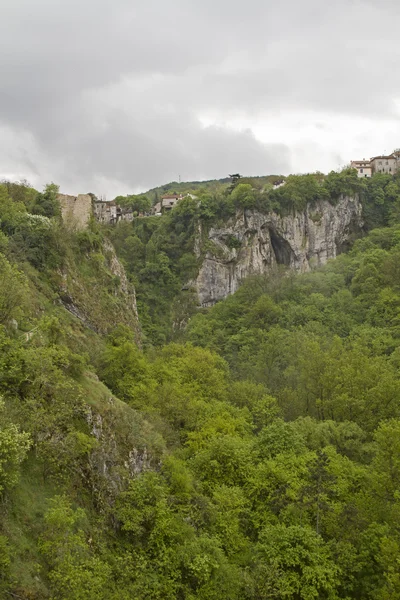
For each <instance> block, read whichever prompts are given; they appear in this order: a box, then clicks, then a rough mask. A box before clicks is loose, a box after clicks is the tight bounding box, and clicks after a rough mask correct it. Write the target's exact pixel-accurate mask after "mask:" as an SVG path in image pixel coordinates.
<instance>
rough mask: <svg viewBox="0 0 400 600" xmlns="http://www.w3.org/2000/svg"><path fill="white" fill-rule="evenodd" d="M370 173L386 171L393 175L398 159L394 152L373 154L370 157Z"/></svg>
mask: <svg viewBox="0 0 400 600" xmlns="http://www.w3.org/2000/svg"><path fill="white" fill-rule="evenodd" d="M371 168H372V173H388V174H389V175H393V174H394V173H396V171H397V169H398V159H397V157H396V156H395V155H394V154H389V156H374V157H373V158H371Z"/></svg>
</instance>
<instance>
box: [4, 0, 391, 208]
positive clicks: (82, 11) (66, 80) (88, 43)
mask: <svg viewBox="0 0 400 600" xmlns="http://www.w3.org/2000/svg"><path fill="white" fill-rule="evenodd" d="M0 7H1V17H0V73H1V83H0V176H2V177H8V178H13V179H20V178H26V179H28V180H29V181H30V182H31V183H32V184H33V185H35V186H36V187H39V188H41V186H42V185H44V184H45V183H46V182H49V181H54V182H56V183H58V184H59V185H60V186H61V189H62V191H64V192H66V193H80V192H82V193H83V192H88V191H91V192H94V193H97V194H99V195H101V194H103V195H106V196H107V198H108V199H111V198H113V197H114V196H115V195H117V194H126V193H132V192H136V191H141V190H145V189H148V188H150V187H154V186H156V185H160V184H162V183H167V182H169V181H173V180H178V178H179V176H180V177H181V179H182V181H189V180H194V179H196V180H199V179H212V178H219V177H225V176H226V175H227V174H228V173H232V172H240V173H242V174H243V175H265V174H271V173H274V174H279V173H282V174H288V173H298V172H307V171H308V172H309V171H315V170H321V171H324V172H327V171H329V170H331V169H337V168H339V167H341V166H343V165H344V164H346V163H347V162H349V160H350V159H357V158H364V157H369V156H372V155H374V154H379V153H383V152H390V151H391V150H393V148H396V147H399V146H400V120H399V117H400V77H399V73H398V66H399V64H400V41H399V39H400V38H399V31H400V2H399V1H398V0H379V1H378V0H335V1H331V2H327V1H326V0H286V1H284V2H280V1H277V0H274V1H272V0H246V1H243V0H240V1H239V0H0Z"/></svg>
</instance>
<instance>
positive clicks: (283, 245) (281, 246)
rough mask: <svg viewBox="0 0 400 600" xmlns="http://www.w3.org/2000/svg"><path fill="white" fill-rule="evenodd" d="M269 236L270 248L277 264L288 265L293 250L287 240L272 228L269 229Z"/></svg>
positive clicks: (290, 261)
mask: <svg viewBox="0 0 400 600" xmlns="http://www.w3.org/2000/svg"><path fill="white" fill-rule="evenodd" d="M269 236H270V238H271V245H272V249H273V251H274V254H275V258H276V262H277V263H278V265H285V266H287V267H290V265H291V263H292V257H293V250H292V248H291V247H290V244H289V242H287V241H286V240H285V239H283V237H282V236H280V235H279V234H278V233H277V232H276V231H274V230H273V229H270V230H269Z"/></svg>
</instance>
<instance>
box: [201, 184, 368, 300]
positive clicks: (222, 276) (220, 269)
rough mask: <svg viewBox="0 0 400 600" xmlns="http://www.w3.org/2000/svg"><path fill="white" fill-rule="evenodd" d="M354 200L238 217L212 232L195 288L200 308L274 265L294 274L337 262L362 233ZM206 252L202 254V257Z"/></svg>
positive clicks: (324, 202)
mask: <svg viewBox="0 0 400 600" xmlns="http://www.w3.org/2000/svg"><path fill="white" fill-rule="evenodd" d="M361 208H362V207H361V204H360V201H359V199H358V197H357V196H354V197H349V196H342V197H341V198H340V199H339V201H338V203H337V204H336V205H332V204H330V203H329V202H328V201H326V200H320V201H318V202H317V203H316V204H315V205H314V206H312V207H311V206H309V207H307V209H306V210H304V211H303V212H296V213H294V214H292V215H288V216H284V217H282V216H280V215H278V214H276V213H269V214H262V213H259V212H256V211H244V212H243V211H242V212H241V213H238V214H237V215H236V216H235V217H234V218H232V219H231V220H230V221H228V222H227V223H226V226H225V227H221V228H212V229H210V231H209V233H208V239H207V240H206V241H204V240H203V244H202V246H203V250H202V249H201V248H200V247H198V248H197V253H198V255H199V256H200V255H201V253H202V252H203V253H204V260H203V262H202V265H201V267H200V271H199V274H198V277H197V279H196V281H195V282H194V286H195V288H196V290H197V293H198V297H199V303H200V305H201V306H204V307H206V306H211V305H213V304H215V302H217V301H218V300H222V299H223V298H226V296H228V295H229V294H233V293H234V292H235V291H236V290H237V289H238V287H239V286H240V283H241V281H243V279H245V278H246V277H248V276H249V275H255V274H257V275H262V274H266V273H268V272H269V271H271V270H272V269H273V268H274V267H275V266H276V265H279V264H281V265H285V266H287V267H289V268H291V269H294V270H295V271H298V272H305V271H309V270H311V269H312V268H313V267H316V266H319V265H323V264H325V263H326V262H327V260H328V259H330V258H335V257H336V256H337V255H338V254H339V253H340V252H341V250H342V248H343V247H344V245H345V244H346V242H347V241H348V239H349V236H350V235H351V234H352V233H353V232H357V231H361V227H362V217H361ZM204 248H205V251H204Z"/></svg>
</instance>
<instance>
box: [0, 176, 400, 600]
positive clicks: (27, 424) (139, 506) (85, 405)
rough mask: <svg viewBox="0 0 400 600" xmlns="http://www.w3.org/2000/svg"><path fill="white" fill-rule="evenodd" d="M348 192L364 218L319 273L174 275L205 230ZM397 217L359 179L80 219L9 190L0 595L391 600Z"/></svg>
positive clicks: (1, 242)
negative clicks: (219, 291) (207, 280)
mask: <svg viewBox="0 0 400 600" xmlns="http://www.w3.org/2000/svg"><path fill="white" fill-rule="evenodd" d="M241 186H242V187H241ZM243 186H244V187H243ZM342 193H356V194H359V195H360V197H361V200H362V203H363V211H364V215H363V216H364V223H365V225H364V231H363V232H361V233H360V235H359V239H357V240H355V241H354V244H353V246H352V248H351V249H350V250H349V252H348V253H346V254H342V255H341V256H339V257H338V258H337V259H336V260H334V261H331V262H329V263H328V264H327V265H326V266H325V267H323V268H321V269H318V270H315V271H313V272H311V273H306V274H303V275H296V274H293V273H292V274H291V273H288V272H287V271H284V270H282V269H280V268H279V269H276V270H275V271H274V272H271V273H270V275H269V276H268V277H255V278H250V279H248V280H247V281H246V282H245V283H244V284H243V286H242V287H241V288H240V289H239V291H238V292H237V293H236V294H234V295H233V296H231V297H229V298H228V299H226V300H225V301H223V302H220V303H218V304H217V305H216V306H214V307H213V308H212V309H209V310H201V311H199V310H198V309H196V299H195V298H194V297H193V294H192V293H191V292H190V291H188V290H184V289H182V287H183V286H184V284H185V283H186V282H187V281H188V280H189V279H190V278H191V277H193V276H194V275H195V273H196V269H197V268H198V259H197V258H196V257H195V256H194V254H193V249H194V244H195V239H196V232H197V231H198V226H199V223H200V224H201V226H202V227H203V228H207V227H208V226H211V224H213V223H214V224H215V223H217V222H220V221H223V220H224V219H225V218H226V215H229V214H232V212H234V211H237V210H245V209H249V208H254V207H257V209H258V210H261V211H262V210H265V211H267V210H272V209H273V210H276V211H282V212H285V211H291V210H293V209H294V208H296V207H299V206H304V205H305V204H307V203H311V204H312V202H313V201H315V200H316V199H317V198H319V197H325V198H327V199H329V201H330V202H333V203H334V202H336V201H337V198H338V197H339V195H340V194H342ZM399 210H400V185H399V183H398V180H397V179H396V178H393V177H391V176H385V175H377V176H375V177H373V178H372V179H371V180H370V181H368V182H364V181H360V180H358V179H357V177H356V175H355V173H354V172H352V171H346V172H343V173H341V174H335V173H332V174H330V175H329V176H327V177H326V178H322V177H321V176H319V175H317V176H304V177H300V176H292V177H289V178H288V179H287V183H286V185H285V186H283V187H282V188H279V189H277V190H270V189H267V190H263V189H257V188H254V187H252V185H251V184H249V183H242V184H239V185H238V186H237V187H235V188H234V189H231V190H228V191H226V192H221V193H215V194H213V193H203V194H201V196H199V198H198V199H196V201H193V200H190V199H188V200H184V201H182V202H181V203H180V204H179V205H178V206H177V208H175V209H174V210H173V211H171V213H170V214H168V215H165V216H163V217H159V218H157V217H150V218H142V219H139V218H138V219H136V220H135V221H134V222H133V223H132V224H131V223H120V224H119V225H118V226H117V227H115V228H114V229H111V228H109V229H107V228H101V227H99V225H98V224H96V223H95V222H91V223H90V225H89V228H88V229H87V230H85V231H71V230H68V229H66V228H65V226H64V225H63V223H62V221H61V219H60V210H59V206H58V203H57V199H56V188H55V187H54V186H52V185H50V186H47V187H46V189H45V191H44V192H43V193H38V192H36V191H35V190H33V189H32V188H29V187H27V186H26V185H16V184H6V183H4V184H2V185H1V186H0V396H1V403H0V495H1V504H0V597H4V598H20V599H21V598H22V599H23V600H50V599H54V600H87V599H94V600H131V599H145V600H194V599H200V600H214V599H215V600H216V599H218V600H221V599H224V600H225V599H226V600H243V599H244V600H267V599H277V600H278V599H290V600H312V599H319V598H325V599H332V600H338V599H343V600H350V599H357V600H364V599H371V600H389V599H390V600H392V599H396V598H400V533H399V530H398V522H399V516H400V376H399V366H400V270H399V264H400V224H399V220H400V219H399V216H400V212H399ZM109 239H111V240H112V242H113V244H114V245H115V248H116V250H117V254H118V256H119V259H120V261H121V262H119V261H118V260H117V258H116V256H115V254H114V251H113V248H112V246H111V245H110V242H109ZM123 265H124V266H125V268H126V272H127V274H128V278H129V280H130V281H129V282H128V281H126V279H125V271H124V269H123ZM132 285H134V286H135V287H136V292H137V297H138V309H139V320H140V324H139V323H138V320H137V316H136V313H135V305H134V300H133V298H134V293H133V288H132V287H130V286H132Z"/></svg>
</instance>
